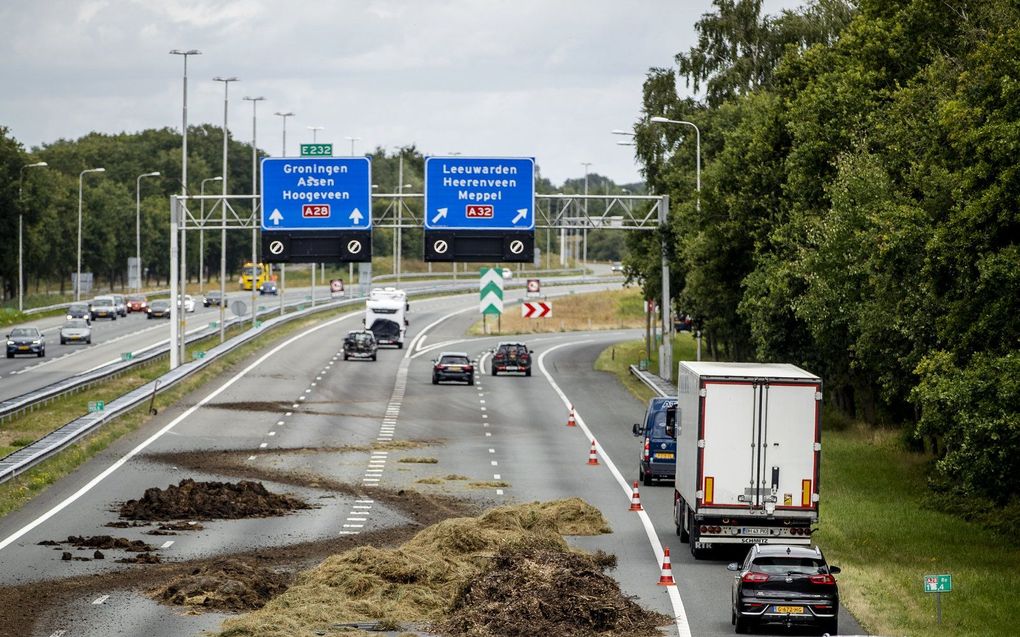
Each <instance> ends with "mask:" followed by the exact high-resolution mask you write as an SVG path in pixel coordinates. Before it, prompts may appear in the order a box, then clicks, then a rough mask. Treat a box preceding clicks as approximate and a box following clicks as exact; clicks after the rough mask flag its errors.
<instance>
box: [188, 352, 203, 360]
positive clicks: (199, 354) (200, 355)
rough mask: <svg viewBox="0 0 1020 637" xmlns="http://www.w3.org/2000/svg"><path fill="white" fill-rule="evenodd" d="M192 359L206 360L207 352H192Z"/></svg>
mask: <svg viewBox="0 0 1020 637" xmlns="http://www.w3.org/2000/svg"><path fill="white" fill-rule="evenodd" d="M191 358H192V359H194V360H199V359H202V358H205V352H203V351H197V352H192V353H191Z"/></svg>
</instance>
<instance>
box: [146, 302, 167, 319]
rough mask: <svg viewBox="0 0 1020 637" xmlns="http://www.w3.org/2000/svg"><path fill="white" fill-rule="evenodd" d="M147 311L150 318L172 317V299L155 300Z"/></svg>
mask: <svg viewBox="0 0 1020 637" xmlns="http://www.w3.org/2000/svg"><path fill="white" fill-rule="evenodd" d="M145 311H146V313H148V315H149V316H148V318H170V301H167V300H166V299H159V300H158V301H153V302H152V303H149V307H148V308H147V309H146V310H145Z"/></svg>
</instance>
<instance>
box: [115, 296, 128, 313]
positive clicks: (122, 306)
mask: <svg viewBox="0 0 1020 637" xmlns="http://www.w3.org/2000/svg"><path fill="white" fill-rule="evenodd" d="M113 305H114V307H116V308H117V314H118V315H119V316H127V299H126V298H125V297H124V295H123V294H114V295H113Z"/></svg>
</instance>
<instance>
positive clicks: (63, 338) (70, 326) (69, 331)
mask: <svg viewBox="0 0 1020 637" xmlns="http://www.w3.org/2000/svg"><path fill="white" fill-rule="evenodd" d="M68 343H88V344H91V343H92V328H91V327H89V324H88V322H87V321H86V320H85V319H71V320H70V321H68V322H66V323H64V325H63V326H62V327H61V328H60V344H61V345H67V344H68Z"/></svg>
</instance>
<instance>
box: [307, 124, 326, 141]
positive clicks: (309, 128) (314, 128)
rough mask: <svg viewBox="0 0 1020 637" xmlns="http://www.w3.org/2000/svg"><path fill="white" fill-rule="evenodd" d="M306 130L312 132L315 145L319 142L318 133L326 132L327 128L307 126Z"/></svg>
mask: <svg viewBox="0 0 1020 637" xmlns="http://www.w3.org/2000/svg"><path fill="white" fill-rule="evenodd" d="M306 128H307V129H308V130H310V131H312V143H313V144H315V143H316V142H318V140H317V139H316V134H317V133H318V132H319V131H321V130H326V127H325V126H307V127H306Z"/></svg>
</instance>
